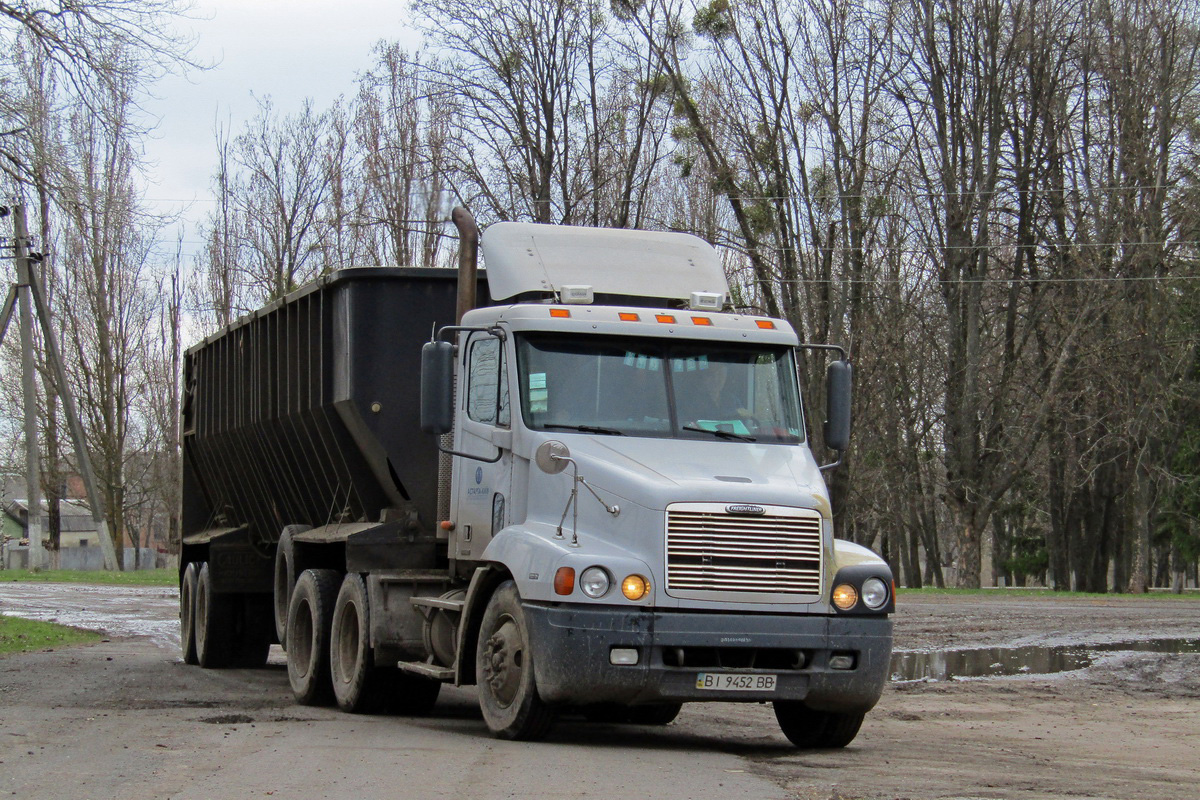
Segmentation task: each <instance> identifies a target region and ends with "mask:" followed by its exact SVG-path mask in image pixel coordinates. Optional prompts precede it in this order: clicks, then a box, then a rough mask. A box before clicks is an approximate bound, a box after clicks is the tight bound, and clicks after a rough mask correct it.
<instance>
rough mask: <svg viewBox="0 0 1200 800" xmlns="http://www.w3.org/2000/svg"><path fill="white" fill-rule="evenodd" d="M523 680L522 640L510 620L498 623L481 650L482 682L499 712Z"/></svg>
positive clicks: (511, 698) (508, 702) (508, 704)
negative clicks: (493, 699)
mask: <svg viewBox="0 0 1200 800" xmlns="http://www.w3.org/2000/svg"><path fill="white" fill-rule="evenodd" d="M524 676H525V637H524V636H522V635H521V627H520V626H519V625H518V624H517V622H516V620H514V619H513V618H512V617H510V616H505V617H503V618H502V619H501V620H499V624H497V626H496V630H495V632H494V633H493V634H492V635H491V636H490V637H488V640H487V645H486V646H485V648H484V659H483V680H484V682H485V683H486V684H487V686H488V689H489V691H490V693H491V695H492V697H494V698H495V699H496V703H497V705H499V706H500V707H501V708H508V707H509V706H510V705H512V703H513V701H514V700H515V699H516V698H517V695H518V694H519V693H520V690H521V681H522V679H523V678H524Z"/></svg>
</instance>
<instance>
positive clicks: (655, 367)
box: [517, 333, 804, 444]
mask: <svg viewBox="0 0 1200 800" xmlns="http://www.w3.org/2000/svg"><path fill="white" fill-rule="evenodd" d="M517 369H518V373H519V380H520V385H521V391H520V396H521V413H522V415H523V418H524V420H525V424H526V425H527V426H528V427H530V428H531V429H533V430H548V431H571V430H574V431H579V432H581V433H591V434H597V435H613V436H657V437H664V438H665V437H673V438H680V439H711V440H714V441H753V442H766V443H774V444H796V443H798V442H801V441H803V439H804V427H803V424H802V422H801V413H800V396H799V392H798V390H797V385H796V373H795V364H794V361H793V358H792V351H791V348H788V347H780V346H767V345H736V344H731V343H726V342H695V341H689V342H676V341H665V342H664V341H656V340H646V339H631V338H623V337H613V336H563V335H561V334H538V333H529V334H524V335H521V336H520V337H519V338H518V342H517Z"/></svg>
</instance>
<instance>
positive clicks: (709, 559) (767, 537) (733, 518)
mask: <svg viewBox="0 0 1200 800" xmlns="http://www.w3.org/2000/svg"><path fill="white" fill-rule="evenodd" d="M731 593H736V594H737V597H736V599H742V600H753V601H758V602H793V603H794V602H807V601H809V599H810V598H814V597H815V596H818V595H820V593H821V517H820V515H819V514H818V513H817V512H815V511H811V510H808V509H797V508H786V507H780V506H774V507H772V506H767V507H766V508H765V513H764V514H761V515H757V516H747V515H741V514H730V513H728V511H727V510H726V506H725V505H723V504H717V503H679V504H675V505H672V506H669V507H668V508H667V594H669V595H672V596H674V597H693V598H701V599H703V598H710V599H719V598H726V599H728V598H729V595H730V594H731ZM746 593H753V594H754V595H755V596H754V597H747V596H746Z"/></svg>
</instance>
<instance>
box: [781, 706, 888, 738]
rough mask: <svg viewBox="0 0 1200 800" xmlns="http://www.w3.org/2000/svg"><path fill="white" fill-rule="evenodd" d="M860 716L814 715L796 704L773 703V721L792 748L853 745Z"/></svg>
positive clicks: (831, 712) (812, 711)
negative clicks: (776, 721) (794, 746)
mask: <svg viewBox="0 0 1200 800" xmlns="http://www.w3.org/2000/svg"><path fill="white" fill-rule="evenodd" d="M865 716H866V714H863V713H857V714H856V713H841V712H836V711H815V710H813V709H811V708H809V707H807V706H806V705H804V703H803V702H802V701H799V700H776V701H775V719H777V720H778V721H779V727H780V728H781V729H782V730H783V735H784V736H786V737H787V738H788V740H789V741H791V743H792V744H794V745H796V747H802V748H806V749H807V748H836V747H845V746H846V745H848V744H850V743H851V742H852V741H854V737H855V736H857V735H858V729H859V728H860V727H862V722H863V717H865Z"/></svg>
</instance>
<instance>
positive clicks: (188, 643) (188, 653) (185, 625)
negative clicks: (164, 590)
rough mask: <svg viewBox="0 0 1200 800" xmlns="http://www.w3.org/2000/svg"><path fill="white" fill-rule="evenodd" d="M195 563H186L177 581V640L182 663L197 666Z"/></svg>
mask: <svg viewBox="0 0 1200 800" xmlns="http://www.w3.org/2000/svg"><path fill="white" fill-rule="evenodd" d="M196 572H197V570H196V562H194V561H191V562H188V565H187V566H186V567H184V570H183V577H182V578H181V579H180V581H179V640H180V644H181V645H182V647H183V663H185V664H197V663H199V661H198V659H197V658H196Z"/></svg>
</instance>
